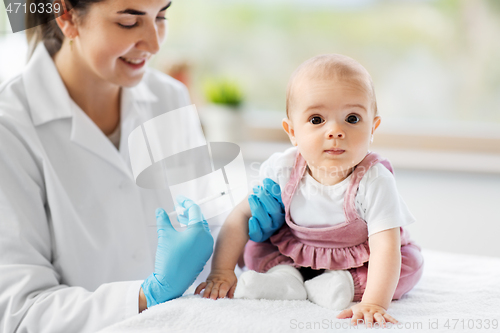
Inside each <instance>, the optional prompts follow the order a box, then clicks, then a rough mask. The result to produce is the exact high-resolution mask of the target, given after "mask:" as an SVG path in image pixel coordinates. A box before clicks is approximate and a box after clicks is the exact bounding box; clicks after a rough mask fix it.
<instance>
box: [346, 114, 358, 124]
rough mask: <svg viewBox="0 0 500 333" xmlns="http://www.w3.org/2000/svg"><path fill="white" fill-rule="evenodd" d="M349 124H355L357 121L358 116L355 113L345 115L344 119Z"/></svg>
mask: <svg viewBox="0 0 500 333" xmlns="http://www.w3.org/2000/svg"><path fill="white" fill-rule="evenodd" d="M345 121H347V122H348V123H349V124H356V123H357V122H358V121H359V117H358V116H356V115H355V114H350V115H348V116H347V118H346V120H345Z"/></svg>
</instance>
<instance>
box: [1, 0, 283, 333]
mask: <svg viewBox="0 0 500 333" xmlns="http://www.w3.org/2000/svg"><path fill="white" fill-rule="evenodd" d="M58 3H59V4H61V6H62V8H63V9H64V12H65V13H64V15H62V16H60V17H58V18H57V19H56V20H52V21H50V22H49V23H48V24H43V25H40V26H38V27H36V28H33V29H31V30H29V31H27V35H28V39H29V43H30V46H31V47H32V49H33V50H34V53H33V55H32V57H31V59H30V61H29V63H28V65H27V67H26V69H25V71H24V72H23V73H22V74H20V75H18V76H16V77H14V78H12V79H11V80H9V81H7V82H5V83H4V84H3V85H2V86H0V331H2V332H5V333H10V332H40V333H43V332H95V331H97V330H99V329H101V328H103V327H105V326H108V325H110V324H113V323H116V322H119V321H121V320H123V319H126V318H128V317H130V316H132V315H135V314H137V313H139V312H141V311H143V310H144V309H146V308H147V307H148V306H152V305H155V304H158V303H162V302H165V301H168V300H170V299H173V298H175V297H178V296H180V295H182V293H183V292H184V291H185V290H186V289H187V288H188V287H189V285H190V284H191V283H192V282H193V281H194V279H195V278H196V276H197V275H198V274H199V273H200V271H201V270H202V269H203V266H204V265H205V263H206V261H207V260H208V258H209V257H210V255H211V253H212V249H213V239H212V236H211V235H210V231H209V229H208V225H207V223H206V221H205V220H204V218H203V215H202V214H201V212H200V209H199V207H198V206H197V205H196V204H194V203H193V202H192V201H190V200H189V199H187V198H180V199H179V200H178V203H179V204H180V205H181V206H183V207H184V208H186V209H187V219H188V220H189V221H191V222H193V223H194V224H192V225H190V226H189V227H188V228H187V230H186V231H184V232H177V231H175V229H173V228H172V225H171V224H170V221H169V219H168V216H167V215H166V214H165V211H164V210H163V209H158V210H157V211H156V220H157V222H156V224H157V229H155V228H151V227H150V225H151V220H152V219H153V218H154V215H153V213H154V212H155V209H156V208H157V207H160V206H162V205H165V203H166V202H170V201H171V198H165V197H164V196H165V194H164V193H160V192H155V191H153V190H143V189H141V188H138V187H137V186H136V185H135V182H134V178H133V176H132V173H131V167H130V162H129V156H128V150H127V138H128V135H129V133H130V132H131V131H132V130H133V129H135V128H136V127H137V126H138V125H140V124H141V123H142V122H144V120H147V119H151V118H154V117H155V116H157V115H160V114H162V113H164V112H166V111H170V110H175V109H178V108H181V107H183V106H186V105H189V104H190V101H189V96H188V93H187V90H186V88H185V87H184V86H183V85H182V84H181V83H179V82H177V81H175V80H174V79H172V78H170V77H168V76H166V75H164V74H161V73H159V72H156V71H154V70H151V69H146V63H147V61H148V60H149V59H150V57H151V56H152V55H154V54H155V53H157V52H158V50H159V48H160V45H161V43H162V41H163V39H164V37H165V35H166V32H167V21H166V18H165V15H166V12H167V8H168V7H169V6H170V0H141V1H135V0H79V1H77V0H69V2H68V1H66V3H68V4H69V3H70V4H71V5H72V7H73V9H72V10H69V8H68V7H66V5H65V3H64V1H63V2H62V3H61V2H58ZM47 15H49V14H40V13H39V12H37V13H36V14H31V15H30V16H29V17H28V18H27V19H28V21H30V22H31V23H36V22H46V19H47V18H50V16H49V17H47ZM50 15H51V14H50ZM3 52H6V51H5V50H4V51H3ZM178 128H179V133H173V137H176V144H178V145H181V146H182V145H183V144H187V143H189V142H190V140H192V139H193V138H195V137H197V136H200V135H202V132H201V128H200V126H199V122H198V120H197V119H191V120H190V121H186V120H185V119H182V121H181V119H179V122H178ZM188 128H189V131H190V132H188V130H187V129H188ZM181 133H189V135H182V134H181ZM273 186H275V185H274V184H270V185H269V187H267V186H266V188H265V189H262V188H261V189H259V190H256V200H253V201H252V203H251V207H252V212H253V215H254V217H253V218H252V219H251V221H250V223H249V224H250V227H249V232H250V236H251V237H252V239H255V240H265V239H267V238H268V237H269V235H270V234H272V232H273V231H274V230H276V229H277V228H279V225H280V224H281V223H282V222H283V221H284V218H283V211H282V205H281V203H280V202H279V201H280V199H279V187H278V188H277V191H276V189H275V190H273V191H271V188H272V187H273ZM270 193H273V194H270ZM153 221H154V220H153ZM153 226H154V223H153Z"/></svg>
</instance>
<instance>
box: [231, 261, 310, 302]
mask: <svg viewBox="0 0 500 333" xmlns="http://www.w3.org/2000/svg"><path fill="white" fill-rule="evenodd" d="M234 298H250V299H280V300H292V299H299V300H305V299H306V298H307V293H306V290H305V288H304V279H303V278H302V275H300V273H299V271H298V270H297V269H296V268H294V267H292V266H289V265H278V266H275V267H273V268H271V269H270V270H268V271H267V272H266V273H257V272H256V271H247V272H245V273H243V274H241V275H240V277H239V279H238V284H237V285H236V290H235V291H234Z"/></svg>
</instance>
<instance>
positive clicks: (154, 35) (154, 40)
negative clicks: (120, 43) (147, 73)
mask: <svg viewBox="0 0 500 333" xmlns="http://www.w3.org/2000/svg"><path fill="white" fill-rule="evenodd" d="M143 36H144V37H143V38H142V40H141V42H140V43H139V44H140V46H138V48H139V49H142V50H143V51H147V52H149V53H151V54H156V53H158V51H159V50H160V44H161V36H160V35H159V33H158V29H157V26H156V24H154V23H152V24H148V27H147V29H146V31H144V33H143Z"/></svg>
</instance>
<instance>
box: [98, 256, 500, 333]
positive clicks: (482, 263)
mask: <svg viewBox="0 0 500 333" xmlns="http://www.w3.org/2000/svg"><path fill="white" fill-rule="evenodd" d="M423 254H424V258H425V263H424V265H425V266H424V267H425V268H424V274H423V276H422V279H421V280H420V282H419V283H418V284H417V286H416V287H415V288H414V289H413V290H412V291H410V292H409V293H408V294H407V295H405V296H404V297H403V298H402V299H401V300H398V301H393V302H392V304H391V306H390V308H389V313H390V314H391V315H392V316H393V317H395V318H396V319H398V320H399V322H400V327H402V329H398V330H404V331H417V332H426V331H428V332H450V331H455V330H466V331H478V332H483V331H486V332H488V331H500V258H493V257H480V256H472V255H459V254H451V253H444V252H437V251H430V250H425V249H424V250H423ZM353 304H354V303H353ZM338 313H339V311H330V310H327V309H325V308H322V307H319V306H317V305H315V304H313V303H311V302H309V301H269V300H234V299H222V300H217V301H213V300H207V299H202V298H200V297H199V296H193V295H190V296H184V297H181V298H179V299H176V300H173V301H170V302H167V303H164V304H160V305H157V306H154V307H152V308H150V309H148V310H146V311H144V312H143V313H141V314H139V315H137V316H135V317H132V318H130V319H128V320H125V321H123V322H121V323H118V324H115V325H113V326H110V327H108V328H107V329H105V330H103V331H101V333H112V332H180V331H182V332H203V333H209V332H313V331H314V332H316V331H320V332H329V331H349V330H350V329H355V327H349V322H350V319H343V320H340V319H336V318H335V317H336V315H337V314H338ZM494 319H496V320H497V325H498V326H497V329H495V330H494V329H493V327H492V324H493V320H494ZM487 320H489V322H487ZM488 323H489V326H490V328H489V330H488V329H485V327H486V326H487V325H488ZM447 324H448V326H446V325H447ZM342 325H343V326H342ZM479 325H481V328H479ZM405 327H406V329H405ZM392 328H393V329H396V326H394V327H392ZM453 328H454V329H453ZM469 328H470V329H469ZM359 329H365V327H364V326H361V327H359Z"/></svg>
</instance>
